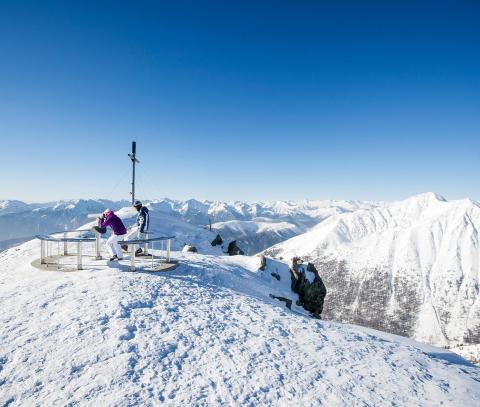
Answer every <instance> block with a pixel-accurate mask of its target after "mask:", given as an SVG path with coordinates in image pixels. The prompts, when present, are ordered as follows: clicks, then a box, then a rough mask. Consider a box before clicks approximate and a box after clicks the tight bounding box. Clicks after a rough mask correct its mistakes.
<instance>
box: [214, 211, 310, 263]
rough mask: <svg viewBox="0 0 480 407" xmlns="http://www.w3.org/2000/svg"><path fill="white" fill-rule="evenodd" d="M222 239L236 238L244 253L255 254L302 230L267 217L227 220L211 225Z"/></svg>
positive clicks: (230, 239)
mask: <svg viewBox="0 0 480 407" xmlns="http://www.w3.org/2000/svg"><path fill="white" fill-rule="evenodd" d="M212 229H213V230H214V231H216V232H218V233H219V234H220V236H221V237H222V239H223V240H226V241H227V242H230V241H232V240H236V241H237V243H238V245H239V246H240V248H241V249H242V250H243V251H244V252H245V253H246V254H250V255H252V254H255V253H258V252H259V251H262V250H264V249H266V248H268V247H270V246H273V245H274V244H277V243H279V242H283V241H284V240H287V239H290V238H291V237H293V236H297V235H299V234H301V233H302V232H303V230H302V229H300V228H299V227H298V226H296V225H294V224H292V223H289V222H282V221H275V220H272V219H269V218H254V219H252V220H229V221H226V222H218V223H214V224H213V225H212Z"/></svg>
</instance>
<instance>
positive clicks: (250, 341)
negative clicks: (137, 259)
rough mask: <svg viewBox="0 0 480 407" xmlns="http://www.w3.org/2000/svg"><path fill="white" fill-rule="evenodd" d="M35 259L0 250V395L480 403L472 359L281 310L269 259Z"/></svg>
mask: <svg viewBox="0 0 480 407" xmlns="http://www.w3.org/2000/svg"><path fill="white" fill-rule="evenodd" d="M124 215H125V217H127V214H124ZM38 256H39V243H38V241H31V242H27V243H25V244H23V245H21V246H18V247H15V248H11V249H9V250H7V251H4V252H2V253H0V287H1V290H0V326H1V327H2V329H1V330H0V343H1V344H2V346H1V347H0V405H8V406H11V407H13V406H24V405H105V406H113V405H118V406H127V405H128V406H131V405H142V406H144V405H152V406H156V405H166V406H204V405H205V406H206V405H208V406H224V405H238V406H251V405H278V406H289V405H292V406H293V405H295V406H298V405H301V406H314V405H335V406H354V405H372V406H373V405H387V404H388V405H391V404H392V403H393V402H394V403H396V404H398V405H422V406H437V405H440V404H441V405H444V406H473V405H478V404H479V403H480V369H479V368H477V367H475V366H472V365H471V364H469V363H468V362H466V361H465V360H463V359H462V358H461V357H459V356H457V355H455V354H453V353H450V352H448V351H445V350H443V349H438V348H434V347H431V346H426V345H422V344H419V343H416V342H414V341H412V340H410V339H406V338H401V337H397V336H394V335H388V334H384V333H381V332H378V331H374V330H370V329H366V328H361V327H356V326H348V325H342V324H339V323H334V322H325V321H319V320H316V319H313V318H310V317H308V316H306V312H305V311H304V310H303V309H302V308H300V307H297V306H296V305H295V302H293V304H292V311H290V310H288V309H287V308H286V307H285V306H284V304H283V303H281V302H279V301H278V300H277V299H275V298H272V297H271V295H270V294H274V295H275V296H279V297H282V296H288V295H291V292H290V278H289V275H290V273H289V271H288V269H289V267H288V265H287V264H284V263H282V262H279V261H268V263H267V268H266V269H265V270H264V271H260V270H259V259H258V258H257V257H247V256H234V257H225V256H211V255H201V254H193V253H192V254H190V253H188V254H182V253H178V252H176V253H173V256H174V257H175V258H176V259H177V260H179V265H178V268H177V269H176V270H174V271H170V272H166V273H147V272H142V271H138V272H136V273H131V272H128V259H127V260H125V261H124V262H121V263H120V264H110V266H109V265H107V263H106V262H105V261H97V262H92V261H89V262H87V261H85V264H84V265H85V269H84V270H82V271H78V272H70V273H64V272H56V271H41V270H38V269H36V268H34V267H33V266H32V265H31V263H32V261H33V260H34V259H36V258H38ZM274 274H275V275H276V277H274Z"/></svg>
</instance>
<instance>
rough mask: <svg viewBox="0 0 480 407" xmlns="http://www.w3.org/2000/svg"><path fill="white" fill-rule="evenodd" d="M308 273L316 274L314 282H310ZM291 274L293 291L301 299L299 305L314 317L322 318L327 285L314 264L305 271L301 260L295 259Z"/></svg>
mask: <svg viewBox="0 0 480 407" xmlns="http://www.w3.org/2000/svg"><path fill="white" fill-rule="evenodd" d="M306 271H308V272H311V273H313V274H314V280H313V282H310V281H309V280H308V278H307V276H306ZM290 274H291V279H292V282H291V288H292V291H293V292H295V293H297V294H298V298H299V300H298V301H297V305H300V306H302V307H303V308H305V309H306V310H307V311H310V312H311V313H312V314H313V316H314V317H316V318H320V315H321V313H322V311H323V302H324V300H325V296H326V295H327V288H326V287H325V284H323V281H322V279H321V277H320V275H319V274H318V271H317V269H316V268H315V266H314V265H313V264H312V263H308V264H307V267H306V270H305V266H304V265H303V264H301V260H299V259H297V258H294V259H293V260H292V267H291V268H290Z"/></svg>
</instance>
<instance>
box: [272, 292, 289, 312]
mask: <svg viewBox="0 0 480 407" xmlns="http://www.w3.org/2000/svg"><path fill="white" fill-rule="evenodd" d="M270 298H275V299H277V300H279V301H283V302H284V303H285V304H286V306H287V308H288V309H292V300H290V299H288V298H285V297H277V296H276V295H273V294H270Z"/></svg>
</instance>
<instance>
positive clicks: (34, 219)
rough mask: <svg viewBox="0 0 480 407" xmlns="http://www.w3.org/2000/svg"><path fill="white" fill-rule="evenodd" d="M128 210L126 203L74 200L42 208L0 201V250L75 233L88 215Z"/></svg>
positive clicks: (35, 205) (39, 205)
mask: <svg viewBox="0 0 480 407" xmlns="http://www.w3.org/2000/svg"><path fill="white" fill-rule="evenodd" d="M124 206H128V202H127V201H118V202H114V201H109V200H105V199H99V200H92V199H87V200H85V199H77V200H70V201H59V202H51V203H45V204H25V203H23V202H20V201H0V250H1V249H3V248H6V247H9V246H10V245H12V244H16V243H18V242H22V241H26V240H28V239H31V238H32V236H34V235H35V234H38V233H52V232H57V231H61V230H65V229H69V230H71V229H76V228H78V227H79V226H81V225H83V224H84V223H86V222H88V218H87V216H88V214H90V213H98V212H102V211H103V210H105V209H106V208H113V209H118V208H122V207H124Z"/></svg>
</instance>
